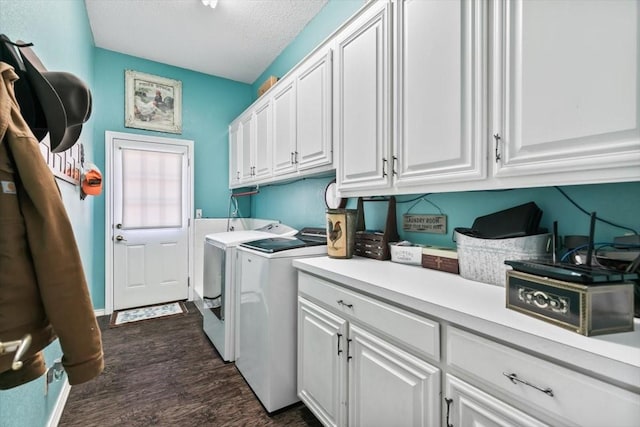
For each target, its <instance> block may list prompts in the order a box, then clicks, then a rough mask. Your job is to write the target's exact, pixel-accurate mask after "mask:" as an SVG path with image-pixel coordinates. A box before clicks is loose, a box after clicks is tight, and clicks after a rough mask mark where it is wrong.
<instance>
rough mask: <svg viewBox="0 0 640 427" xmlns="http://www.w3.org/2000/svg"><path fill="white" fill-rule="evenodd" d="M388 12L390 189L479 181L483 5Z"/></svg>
mask: <svg viewBox="0 0 640 427" xmlns="http://www.w3.org/2000/svg"><path fill="white" fill-rule="evenodd" d="M394 6H395V8H396V9H395V10H396V12H397V13H395V14H394V18H395V20H396V33H395V34H396V35H397V40H396V44H395V46H396V47H397V49H396V50H395V65H396V78H395V80H394V81H395V84H396V91H395V96H396V98H397V103H396V108H397V110H396V117H397V120H396V121H394V124H395V125H396V135H395V136H396V138H395V152H396V158H397V164H396V165H394V168H393V169H394V171H395V172H396V173H397V177H396V181H395V183H396V185H397V186H398V187H403V186H410V185H424V184H433V183H441V182H450V181H466V180H472V179H480V178H484V177H485V172H484V169H485V168H484V164H485V161H484V159H485V158H486V155H485V148H484V140H485V138H484V137H483V129H484V127H483V123H484V122H483V121H482V112H483V111H484V109H485V108H484V106H483V104H482V102H483V100H484V98H483V86H484V85H483V83H482V82H483V79H484V78H485V73H484V72H483V64H484V62H483V61H484V49H483V43H482V42H483V40H484V39H485V38H484V32H486V26H485V20H484V16H485V13H484V10H483V9H484V7H485V3H484V2H481V1H466V0H456V1H451V0H436V1H421V0H404V1H398V2H396V3H394Z"/></svg>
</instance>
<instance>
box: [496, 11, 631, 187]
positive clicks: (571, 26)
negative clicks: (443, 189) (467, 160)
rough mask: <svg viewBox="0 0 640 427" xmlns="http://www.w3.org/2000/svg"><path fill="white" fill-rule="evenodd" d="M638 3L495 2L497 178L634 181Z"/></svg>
mask: <svg viewBox="0 0 640 427" xmlns="http://www.w3.org/2000/svg"><path fill="white" fill-rule="evenodd" d="M639 9H640V3H639V2H638V1H636V0H615V1H611V0H564V1H553V2H545V1H532V0H512V1H501V2H497V3H496V4H495V8H494V15H493V17H494V21H495V22H496V27H495V28H494V42H493V48H494V51H495V55H494V61H493V67H494V69H493V87H494V91H493V98H492V103H493V105H492V107H493V108H492V110H493V119H492V127H493V129H492V134H493V135H496V137H495V139H496V140H495V141H492V143H494V144H496V142H497V144H496V145H495V146H494V150H492V153H491V154H492V158H493V159H494V160H495V171H494V173H495V176H496V177H500V178H503V177H509V178H511V177H514V179H513V182H516V183H523V184H532V185H533V184H535V185H553V184H558V183H589V182H608V181H622V180H637V179H640V79H639V73H638V65H639V58H640V55H639V53H640V39H639V37H638V34H639V32H638V31H639V26H638V24H639V21H640V10H639ZM527 176H529V177H527ZM531 176H533V178H532V177H531ZM518 180H520V181H518ZM507 182H511V181H510V180H508V181H507Z"/></svg>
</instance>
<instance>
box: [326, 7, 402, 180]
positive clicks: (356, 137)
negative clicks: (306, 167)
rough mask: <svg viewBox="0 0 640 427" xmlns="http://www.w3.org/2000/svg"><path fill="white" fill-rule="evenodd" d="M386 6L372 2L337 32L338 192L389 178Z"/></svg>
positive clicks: (388, 27) (388, 25)
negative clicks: (364, 10)
mask: <svg viewBox="0 0 640 427" xmlns="http://www.w3.org/2000/svg"><path fill="white" fill-rule="evenodd" d="M390 8H391V6H390V4H389V3H386V2H377V3H374V4H372V6H371V7H370V8H369V9H367V10H366V12H364V13H363V14H362V15H360V16H359V17H358V18H357V19H356V20H354V21H353V22H352V23H351V24H349V25H348V26H347V27H345V28H344V29H343V30H342V31H341V32H340V33H338V34H337V36H336V43H335V46H336V54H335V66H334V126H335V129H334V142H335V144H336V146H337V149H338V162H337V163H338V167H337V181H338V186H339V188H340V189H341V190H342V191H349V190H359V189H381V188H386V187H388V186H389V183H390V176H389V174H390V173H391V166H390V163H391V160H392V159H391V138H390V136H391V135H390V125H391V121H390V119H391V116H390V97H389V96H390V86H389V85H390V83H391V61H390V52H391V50H390V43H391V10H390Z"/></svg>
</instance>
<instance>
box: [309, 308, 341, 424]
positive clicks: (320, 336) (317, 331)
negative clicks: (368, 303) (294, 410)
mask: <svg viewBox="0 0 640 427" xmlns="http://www.w3.org/2000/svg"><path fill="white" fill-rule="evenodd" d="M346 336H347V323H346V321H345V320H344V319H342V318H340V317H338V316H335V315H333V314H332V313H330V312H328V311H326V310H324V309H322V308H320V307H318V306H317V305H315V304H313V303H311V302H309V301H308V300H306V299H304V298H302V297H298V396H299V397H300V399H301V400H302V401H303V402H304V404H305V405H307V407H308V408H309V409H311V411H312V412H313V413H314V414H315V415H316V417H317V418H318V419H319V420H320V421H321V422H322V424H324V425H325V426H346V425H347V424H346V405H347V402H346V357H345V353H346V350H345V348H346Z"/></svg>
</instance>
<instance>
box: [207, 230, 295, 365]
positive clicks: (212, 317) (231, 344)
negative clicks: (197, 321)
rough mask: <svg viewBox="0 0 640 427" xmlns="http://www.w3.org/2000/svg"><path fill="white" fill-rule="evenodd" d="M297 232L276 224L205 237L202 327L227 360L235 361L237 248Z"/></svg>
mask: <svg viewBox="0 0 640 427" xmlns="http://www.w3.org/2000/svg"><path fill="white" fill-rule="evenodd" d="M296 233H297V230H296V229H294V228H292V227H289V226H287V225H284V224H278V223H273V224H268V225H266V226H264V227H261V228H258V229H256V230H242V231H229V232H223V233H212V234H208V235H206V236H205V244H204V265H203V294H204V295H203V296H204V310H203V313H202V328H203V330H204V332H205V334H206V335H207V336H208V337H209V339H210V340H211V342H212V343H213V345H214V346H215V348H216V350H217V351H218V353H220V356H221V357H222V359H223V360H225V361H227V362H232V361H234V360H235V347H236V342H235V331H236V329H237V328H236V325H235V320H236V311H237V310H236V307H237V302H236V291H235V269H236V268H235V265H236V263H235V261H236V256H235V251H236V247H237V246H238V245H239V244H241V243H242V242H247V241H251V240H256V239H261V238H269V237H274V236H291V235H294V234H296Z"/></svg>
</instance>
